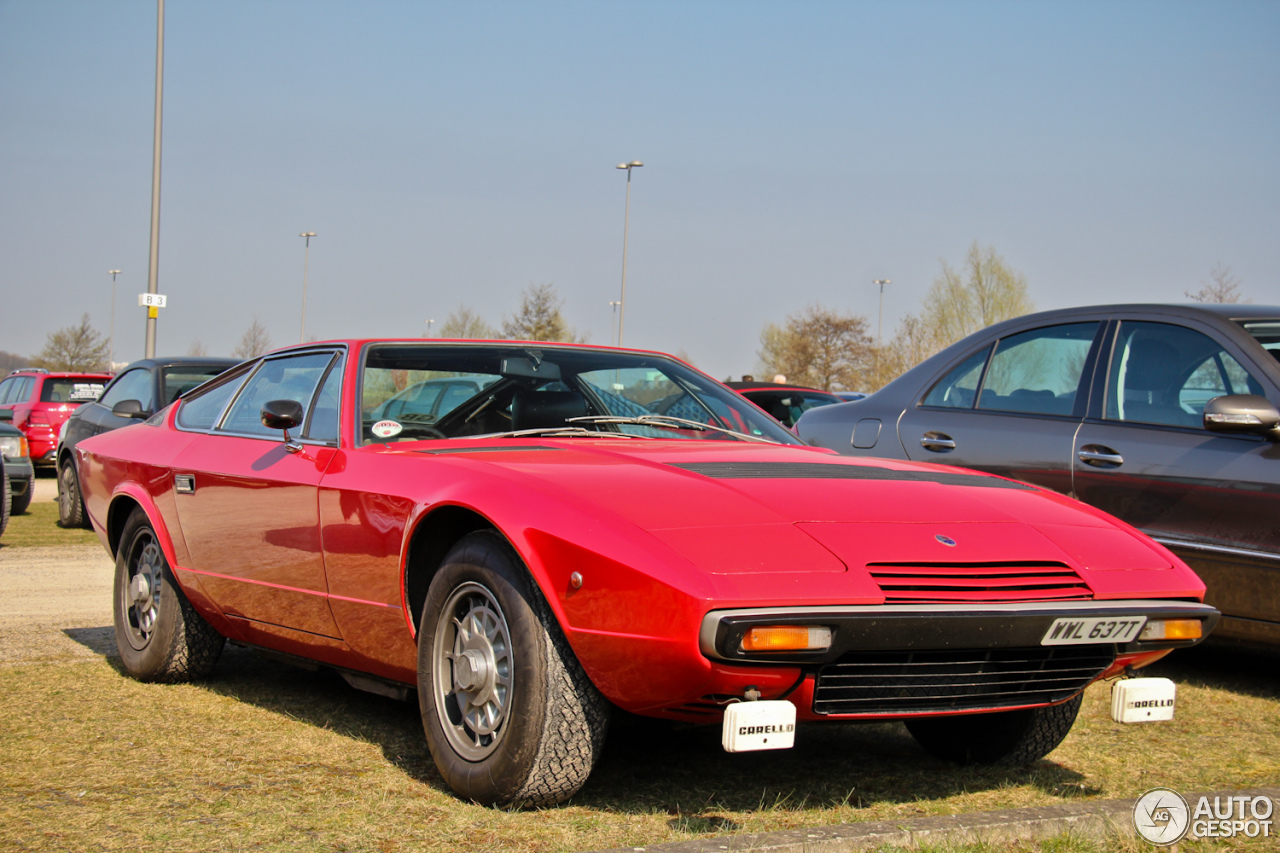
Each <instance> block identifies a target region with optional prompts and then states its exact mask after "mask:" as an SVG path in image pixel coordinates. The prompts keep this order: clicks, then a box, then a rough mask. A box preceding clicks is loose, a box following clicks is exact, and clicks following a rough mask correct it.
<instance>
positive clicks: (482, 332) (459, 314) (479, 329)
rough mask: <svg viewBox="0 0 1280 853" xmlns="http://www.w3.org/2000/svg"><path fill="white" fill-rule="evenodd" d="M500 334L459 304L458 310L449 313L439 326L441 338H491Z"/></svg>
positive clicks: (474, 313)
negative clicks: (447, 317)
mask: <svg viewBox="0 0 1280 853" xmlns="http://www.w3.org/2000/svg"><path fill="white" fill-rule="evenodd" d="M501 334H502V333H501V332H499V331H498V330H497V329H495V328H494V327H493V326H490V325H489V324H488V323H486V322H485V321H484V318H483V317H481V316H480V315H479V314H477V313H476V312H474V311H472V310H471V309H470V308H468V307H467V306H465V305H459V306H458V310H457V311H454V312H453V313H452V314H450V315H449V319H448V320H445V321H444V325H443V326H441V327H440V337H442V338H470V339H475V340H493V339H494V338H497V337H499V336H501Z"/></svg>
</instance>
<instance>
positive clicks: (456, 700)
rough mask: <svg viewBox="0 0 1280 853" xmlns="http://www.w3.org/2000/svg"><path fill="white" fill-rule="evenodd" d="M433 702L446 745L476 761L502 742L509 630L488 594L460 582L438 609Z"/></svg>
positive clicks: (509, 676)
mask: <svg viewBox="0 0 1280 853" xmlns="http://www.w3.org/2000/svg"><path fill="white" fill-rule="evenodd" d="M434 660H435V667H434V670H435V673H434V677H435V684H436V705H437V707H438V708H439V710H440V711H441V714H440V717H441V720H440V721H441V724H442V726H443V728H444V732H445V736H446V737H447V738H448V739H449V744H450V745H451V746H452V747H453V749H454V750H455V751H456V752H457V753H458V754H459V755H460V756H462V757H463V758H465V759H467V760H470V761H479V760H481V759H483V758H485V757H486V756H487V755H489V754H490V753H492V752H493V750H494V749H496V748H497V745H498V743H499V742H500V741H501V739H502V736H503V734H504V733H505V731H506V729H505V726H504V724H505V723H506V722H507V719H508V717H509V712H510V704H509V703H510V697H511V688H512V657H511V634H510V632H509V630H508V628H507V620H506V618H505V617H504V616H503V613H502V608H501V606H500V605H499V604H498V601H497V599H496V598H495V597H494V595H493V593H492V592H490V591H489V590H488V589H486V588H485V587H483V586H481V585H480V584H476V583H466V584H463V585H461V586H459V587H458V588H457V589H455V590H454V591H453V594H452V595H450V596H449V601H448V602H447V603H446V605H445V607H444V609H443V610H442V611H441V613H440V621H439V623H438V626H437V629H436V639H435V649H434Z"/></svg>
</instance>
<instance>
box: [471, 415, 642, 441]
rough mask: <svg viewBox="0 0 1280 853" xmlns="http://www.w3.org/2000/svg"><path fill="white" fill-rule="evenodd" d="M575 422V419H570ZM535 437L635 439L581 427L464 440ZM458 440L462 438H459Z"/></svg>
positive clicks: (489, 433) (475, 436)
mask: <svg viewBox="0 0 1280 853" xmlns="http://www.w3.org/2000/svg"><path fill="white" fill-rule="evenodd" d="M572 420H576V418H574V419H572ZM536 435H545V436H550V437H552V438H579V437H582V438H635V436H634V435H627V434H625V433H618V432H600V431H599V430H595V429H585V428H583V427H538V428H536V429H513V430H508V431H507V432H487V433H484V434H482V435H468V436H465V438H468V439H477V438H520V437H522V436H523V437H526V438H527V437H529V436H536ZM459 437H460V438H461V437H462V436H459Z"/></svg>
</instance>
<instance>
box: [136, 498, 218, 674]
mask: <svg viewBox="0 0 1280 853" xmlns="http://www.w3.org/2000/svg"><path fill="white" fill-rule="evenodd" d="M114 599H115V628H116V646H117V648H119V650H120V659H121V661H122V662H123V663H124V668H125V671H126V672H128V673H129V674H130V675H132V676H133V677H134V678H136V679H138V680H139V681H163V682H178V681H191V680H193V679H197V678H202V677H204V676H206V675H208V674H209V672H210V671H211V670H212V669H213V665H214V664H215V663H217V662H218V655H219V654H221V653H222V646H223V643H224V642H225V640H224V638H223V637H222V635H221V634H219V633H218V632H217V631H216V630H214V628H213V626H212V625H210V624H209V623H208V622H206V621H205V620H204V618H203V617H202V616H201V615H200V614H199V613H197V612H196V611H195V608H194V607H192V606H191V604H190V603H189V602H188V601H187V598H186V596H185V595H183V594H182V590H181V589H179V588H178V584H177V582H176V581H175V580H174V577H173V572H172V571H170V569H169V563H168V561H167V560H165V556H164V551H162V550H161V548H160V542H159V540H158V539H157V538H156V532H155V530H154V529H153V528H152V526H151V522H150V520H149V519H148V518H147V516H146V513H144V512H143V511H142V510H141V509H135V510H134V511H133V515H131V516H129V520H128V521H127V522H125V526H124V532H123V534H122V535H121V537H120V549H119V551H117V552H116V579H115V595H114Z"/></svg>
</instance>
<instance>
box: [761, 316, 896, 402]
mask: <svg viewBox="0 0 1280 853" xmlns="http://www.w3.org/2000/svg"><path fill="white" fill-rule="evenodd" d="M874 349H875V348H874V347H873V345H872V342H871V338H870V336H869V335H868V334H867V320H866V318H865V317H862V316H860V315H856V314H841V313H839V312H837V311H833V310H831V309H829V308H824V307H822V306H821V305H811V306H809V307H808V308H806V309H805V310H804V311H802V312H801V313H799V314H793V315H791V316H789V317H787V319H786V322H785V323H784V324H783V325H781V326H778V325H776V324H774V323H770V324H768V325H767V326H765V327H764V330H763V331H762V332H761V333H760V352H759V356H760V360H761V362H762V365H763V370H762V371H761V372H762V373H763V374H764V375H766V376H775V375H777V374H782V375H784V376H786V377H787V379H788V381H790V382H794V383H796V384H798V385H809V386H812V387H814V388H821V389H823V390H824V391H830V390H831V389H832V388H843V389H848V390H853V389H855V388H860V387H862V386H863V385H864V383H865V382H866V380H867V377H868V375H869V374H870V372H871V366H872V356H873V353H874Z"/></svg>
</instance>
